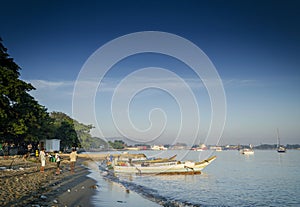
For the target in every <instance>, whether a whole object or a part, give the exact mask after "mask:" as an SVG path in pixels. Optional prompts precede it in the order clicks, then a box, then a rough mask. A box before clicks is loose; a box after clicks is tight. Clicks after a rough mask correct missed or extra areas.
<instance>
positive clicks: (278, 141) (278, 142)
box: [277, 128, 280, 148]
mask: <svg viewBox="0 0 300 207" xmlns="http://www.w3.org/2000/svg"><path fill="white" fill-rule="evenodd" d="M279 147H280V139H279V129H278V128H277V148H279Z"/></svg>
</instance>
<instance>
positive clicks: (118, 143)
mask: <svg viewBox="0 0 300 207" xmlns="http://www.w3.org/2000/svg"><path fill="white" fill-rule="evenodd" d="M108 144H109V145H110V146H111V147H112V148H114V149H124V148H125V143H124V142H123V141H122V140H115V141H114V142H111V141H108Z"/></svg>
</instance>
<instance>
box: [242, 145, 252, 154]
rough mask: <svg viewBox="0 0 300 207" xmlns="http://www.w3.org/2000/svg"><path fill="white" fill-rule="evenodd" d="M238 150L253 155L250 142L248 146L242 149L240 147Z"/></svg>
mask: <svg viewBox="0 0 300 207" xmlns="http://www.w3.org/2000/svg"><path fill="white" fill-rule="evenodd" d="M239 151H240V153H241V154H243V155H253V154H254V150H253V148H252V145H251V144H250V148H243V149H240V150H239Z"/></svg>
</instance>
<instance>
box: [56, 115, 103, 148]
mask: <svg viewBox="0 0 300 207" xmlns="http://www.w3.org/2000/svg"><path fill="white" fill-rule="evenodd" d="M50 116H51V118H53V119H54V127H55V131H56V134H55V137H56V138H57V139H60V140H61V142H60V143H61V148H62V149H68V148H71V147H77V146H80V147H83V148H85V149H91V148H97V146H98V148H99V147H100V143H102V145H103V142H104V141H103V140H102V142H101V141H100V140H99V139H98V138H93V137H91V134H90V130H91V129H92V128H93V126H92V125H85V124H82V123H79V122H78V121H76V120H74V119H72V118H71V117H69V116H68V115H66V114H64V113H62V112H52V113H51V114H50Z"/></svg>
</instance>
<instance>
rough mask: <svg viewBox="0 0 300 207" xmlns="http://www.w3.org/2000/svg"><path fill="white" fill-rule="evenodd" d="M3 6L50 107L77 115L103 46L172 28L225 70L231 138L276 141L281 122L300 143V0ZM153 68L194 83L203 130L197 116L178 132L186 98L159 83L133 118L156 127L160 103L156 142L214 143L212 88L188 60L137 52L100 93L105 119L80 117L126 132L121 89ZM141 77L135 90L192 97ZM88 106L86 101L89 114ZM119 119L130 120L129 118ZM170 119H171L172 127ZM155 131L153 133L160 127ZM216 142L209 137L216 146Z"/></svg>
mask: <svg viewBox="0 0 300 207" xmlns="http://www.w3.org/2000/svg"><path fill="white" fill-rule="evenodd" d="M1 4H2V8H5V9H3V11H2V12H1V14H0V17H1V19H2V22H1V27H0V36H1V38H2V39H3V43H4V45H5V46H6V47H7V48H8V52H9V54H10V55H11V56H12V57H13V58H14V59H15V61H16V62H17V63H18V64H19V65H20V67H21V68H22V71H21V78H22V79H23V80H26V81H28V82H31V83H32V84H33V85H34V86H35V87H36V89H37V90H36V91H34V92H32V95H33V96H34V97H35V98H36V99H37V100H38V101H39V102H40V103H41V104H43V105H45V106H46V107H47V108H48V109H49V111H62V112H65V113H67V114H69V115H71V116H72V113H73V112H72V97H73V90H74V85H75V82H76V79H77V77H78V76H79V74H80V71H81V70H82V68H83V66H84V63H85V62H86V61H87V60H88V58H89V57H90V56H91V55H92V54H93V53H94V52H95V51H96V50H97V49H99V48H100V47H101V46H103V45H104V44H106V43H107V42H109V41H111V40H113V39H115V38H118V37H121V36H123V35H126V34H130V33H134V32H141V31H162V32H167V33H172V34H175V35H178V36H180V37H183V38H185V39H187V40H189V41H191V42H192V43H194V44H195V45H197V46H198V47H199V48H200V49H201V50H202V51H203V52H204V53H205V54H206V55H207V56H208V58H209V59H210V60H211V62H212V63H213V64H214V66H215V68H216V70H217V72H218V73H219V76H220V78H221V80H222V82H223V86H224V90H225V95H226V102H227V104H226V109H227V111H226V112H227V117H226V123H225V126H224V133H223V135H222V137H221V139H220V143H221V144H229V143H236V144H238V143H241V144H250V143H251V144H260V143H276V128H279V131H280V137H281V141H282V143H291V144H293V143H300V110H299V106H300V93H299V89H300V70H299V65H300V14H299V12H298V11H299V9H300V4H299V3H298V2H297V1H287V2H285V1H218V0H217V1H162V2H159V1H111V2H109V3H108V2H106V3H102V2H101V1H26V2H24V1H10V2H2V3H1ZM191 55H192V54H191ZM146 67H159V68H166V69H168V70H170V71H172V72H174V73H176V74H177V75H178V76H180V77H181V78H183V79H184V80H185V81H186V82H187V84H188V85H189V86H190V88H191V90H192V91H193V93H194V95H195V98H196V100H197V104H198V110H199V113H200V124H199V133H198V134H197V138H196V141H195V139H194V138H193V136H194V135H193V133H191V132H192V131H194V130H195V128H193V123H195V120H193V119H192V118H191V119H190V120H184V123H183V125H182V126H184V127H186V128H184V129H182V131H181V134H180V136H179V137H178V139H175V137H176V136H177V135H178V133H179V131H180V129H181V128H180V125H181V124H182V123H181V120H182V119H181V117H180V112H181V111H180V110H181V109H180V105H178V103H177V101H178V100H176V99H174V97H172V94H171V95H170V94H168V93H167V92H165V91H163V90H159V89H155V88H152V89H151V88H149V89H147V90H144V91H142V92H140V93H138V94H137V95H136V97H135V98H134V99H133V100H132V102H131V105H130V108H129V112H128V113H129V114H130V118H131V121H132V122H133V125H134V126H135V127H136V128H137V129H139V130H140V131H143V130H144V131H145V130H146V132H147V129H148V128H149V127H150V128H151V126H152V125H151V119H150V120H149V112H151V111H152V110H153V109H157V108H160V110H158V111H155V110H154V112H153V111H152V112H153V114H152V115H153V120H152V121H153V123H152V124H154V125H153V127H154V128H153V133H154V134H156V133H157V134H159V135H160V136H159V137H156V136H154V135H153V136H154V137H153V138H152V139H151V137H146V138H144V139H143V137H142V138H141V139H142V140H144V141H145V142H147V141H149V142H150V141H151V142H155V143H167V142H168V143H170V142H171V143H172V142H175V141H180V142H187V143H193V142H199V141H201V142H203V141H205V139H206V137H207V133H208V131H209V124H210V121H211V105H210V99H209V93H208V92H207V90H205V87H204V86H203V83H202V82H201V80H199V78H198V77H196V75H195V73H194V72H193V71H192V70H191V69H190V68H189V67H188V66H187V65H185V64H184V63H182V62H181V61H179V60H176V59H175V58H172V57H168V56H165V55H161V54H140V55H133V56H131V57H128V58H126V59H124V60H122V61H120V62H119V63H117V64H116V65H114V67H112V68H111V70H110V71H109V73H107V75H106V76H105V79H104V81H103V83H102V85H100V86H99V90H98V92H97V94H96V96H95V109H94V111H95V116H96V119H97V120H96V121H95V120H92V119H91V120H89V119H84V118H83V119H82V120H79V121H82V122H84V123H92V124H94V125H95V126H96V128H101V133H99V131H97V130H94V131H93V133H94V134H95V135H97V136H100V135H101V136H105V137H115V136H116V137H118V136H120V132H118V131H117V129H116V123H114V120H113V118H112V112H111V106H112V104H111V103H112V100H113V99H112V97H113V92H114V89H115V88H116V87H117V86H118V84H119V83H120V82H121V81H122V80H124V79H126V78H125V77H126V76H128V75H130V74H132V73H133V72H134V71H137V70H138V69H141V68H146ZM174 77H175V76H174ZM174 77H173V78H174ZM143 78H144V79H143ZM134 80H135V81H133V82H130V83H129V85H128V87H129V88H142V87H143V83H146V82H147V83H149V84H150V83H151V84H161V83H163V85H160V87H167V88H169V89H170V88H172V87H173V88H172V89H174V91H176V93H178V94H180V95H179V96H180V97H182V95H183V94H185V93H184V92H183V91H180V89H177V88H176V87H175V86H176V84H174V79H172V78H168V77H161V74H160V73H156V74H154V75H153V77H151V75H149V76H148V77H147V78H145V77H143V76H138V77H135V79H134ZM175 83H176V82H175ZM88 86H89V85H88V84H87V85H86V87H88ZM174 93H175V92H174ZM124 94H126V93H123V95H124ZM125 98H126V97H124V99H120V100H119V101H120V102H118V103H119V104H120V107H121V106H124V105H126V104H127V103H125V102H124V104H123V102H122V101H124V100H125ZM85 107H87V106H84V105H83V106H82V110H83V111H84V110H85V109H86V108H85ZM116 107H117V109H119V108H118V105H116ZM116 111H118V110H116ZM161 111H164V112H162V113H161ZM188 111H189V110H188ZM116 113H117V114H118V112H116ZM156 113H157V114H156ZM189 113H193V112H191V111H190V112H189ZM194 113H196V112H194ZM119 114H121V112H120V113H119ZM164 115H165V116H164ZM165 118H166V119H165ZM117 121H120V122H126V119H124V120H123V119H122V118H120V117H119V118H118V120H117ZM164 121H166V123H164ZM161 126H165V128H164V131H163V132H162V133H161V132H160V127H161ZM155 127H157V128H155ZM125 133H128V135H130V134H131V132H130V131H128V132H125ZM146 134H148V135H149V136H150V135H151V136H152V134H151V133H150V131H149V133H146ZM215 140H217V139H213V140H208V141H207V143H209V142H210V141H211V142H212V143H211V144H215V143H214V142H215Z"/></svg>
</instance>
